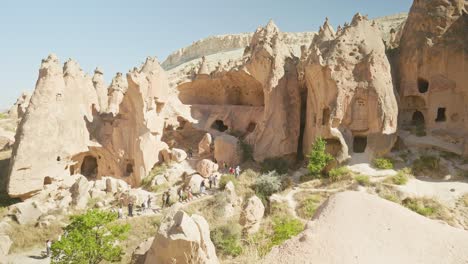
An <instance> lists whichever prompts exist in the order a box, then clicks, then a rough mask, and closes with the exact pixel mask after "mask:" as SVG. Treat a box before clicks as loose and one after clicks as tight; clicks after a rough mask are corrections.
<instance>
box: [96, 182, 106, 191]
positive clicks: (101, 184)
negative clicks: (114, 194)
mask: <svg viewBox="0 0 468 264" xmlns="http://www.w3.org/2000/svg"><path fill="white" fill-rule="evenodd" d="M93 188H94V189H97V190H101V191H105V190H106V188H107V185H106V180H105V179H100V180H96V181H94V185H93Z"/></svg>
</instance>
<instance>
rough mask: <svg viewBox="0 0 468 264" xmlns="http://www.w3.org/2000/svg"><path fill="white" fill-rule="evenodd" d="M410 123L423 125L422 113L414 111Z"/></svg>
mask: <svg viewBox="0 0 468 264" xmlns="http://www.w3.org/2000/svg"><path fill="white" fill-rule="evenodd" d="M411 122H412V125H415V126H422V125H424V123H425V122H424V115H423V113H421V112H420V111H415V112H414V113H413V117H412V118H411Z"/></svg>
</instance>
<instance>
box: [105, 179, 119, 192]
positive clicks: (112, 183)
mask: <svg viewBox="0 0 468 264" xmlns="http://www.w3.org/2000/svg"><path fill="white" fill-rule="evenodd" d="M105 180H106V192H108V193H112V194H114V193H116V192H117V191H118V189H117V185H118V183H117V180H116V179H114V178H112V177H105Z"/></svg>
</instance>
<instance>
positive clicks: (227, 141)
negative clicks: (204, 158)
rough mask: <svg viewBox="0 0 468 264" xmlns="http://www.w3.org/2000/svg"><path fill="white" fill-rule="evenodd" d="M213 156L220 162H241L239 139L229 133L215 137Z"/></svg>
mask: <svg viewBox="0 0 468 264" xmlns="http://www.w3.org/2000/svg"><path fill="white" fill-rule="evenodd" d="M214 158H215V159H216V160H217V161H218V163H220V164H224V162H225V163H226V164H228V165H229V166H237V165H238V164H240V163H241V160H242V157H241V153H240V146H239V140H238V139H237V138H235V137H233V136H230V135H222V136H218V137H216V138H215V141H214Z"/></svg>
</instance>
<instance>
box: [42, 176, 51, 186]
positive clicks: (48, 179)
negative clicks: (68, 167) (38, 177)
mask: <svg viewBox="0 0 468 264" xmlns="http://www.w3.org/2000/svg"><path fill="white" fill-rule="evenodd" d="M49 184H52V178H51V177H49V176H46V177H45V178H44V185H49Z"/></svg>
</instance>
